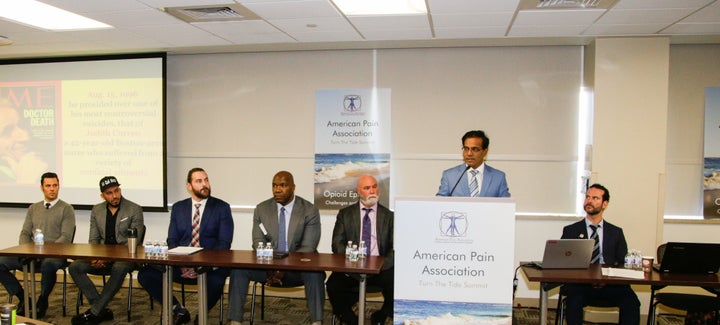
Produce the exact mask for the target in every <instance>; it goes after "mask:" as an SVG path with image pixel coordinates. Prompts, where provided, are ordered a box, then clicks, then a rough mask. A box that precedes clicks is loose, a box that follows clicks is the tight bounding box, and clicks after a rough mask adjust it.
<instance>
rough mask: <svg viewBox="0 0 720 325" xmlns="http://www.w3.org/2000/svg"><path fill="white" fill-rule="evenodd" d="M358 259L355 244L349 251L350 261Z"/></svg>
mask: <svg viewBox="0 0 720 325" xmlns="http://www.w3.org/2000/svg"><path fill="white" fill-rule="evenodd" d="M357 260H358V247H357V245H352V250H351V251H350V262H357Z"/></svg>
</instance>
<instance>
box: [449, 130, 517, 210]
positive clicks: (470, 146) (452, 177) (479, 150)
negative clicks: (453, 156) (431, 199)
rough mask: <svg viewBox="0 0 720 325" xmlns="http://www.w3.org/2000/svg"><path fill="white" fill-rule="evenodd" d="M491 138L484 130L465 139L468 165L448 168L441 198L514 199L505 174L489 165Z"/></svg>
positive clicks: (464, 146)
mask: <svg viewBox="0 0 720 325" xmlns="http://www.w3.org/2000/svg"><path fill="white" fill-rule="evenodd" d="M489 146H490V139H489V138H488V137H487V135H485V132H484V131H482V130H474V131H468V132H467V133H465V135H463V137H462V155H463V160H464V161H465V163H464V164H460V165H457V166H455V167H453V168H450V169H446V170H445V171H443V173H442V178H441V179H440V188H439V189H438V192H437V194H436V195H437V196H474V197H510V191H509V189H508V185H507V180H506V179H505V173H504V172H502V171H501V170H498V169H495V168H492V167H490V166H488V165H487V164H485V156H487V153H488V147H489Z"/></svg>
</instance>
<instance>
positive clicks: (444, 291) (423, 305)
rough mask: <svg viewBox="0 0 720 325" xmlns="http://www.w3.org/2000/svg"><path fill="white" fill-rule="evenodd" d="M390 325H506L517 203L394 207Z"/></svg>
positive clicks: (433, 202)
mask: <svg viewBox="0 0 720 325" xmlns="http://www.w3.org/2000/svg"><path fill="white" fill-rule="evenodd" d="M394 244H395V311H394V318H393V319H394V323H395V324H413V323H422V324H425V323H432V324H443V323H444V324H455V323H463V324H508V325H509V324H511V323H512V279H513V265H514V264H513V263H514V252H515V248H514V246H515V201H514V200H513V199H510V198H466V197H430V198H404V197H398V198H396V201H395V242H394Z"/></svg>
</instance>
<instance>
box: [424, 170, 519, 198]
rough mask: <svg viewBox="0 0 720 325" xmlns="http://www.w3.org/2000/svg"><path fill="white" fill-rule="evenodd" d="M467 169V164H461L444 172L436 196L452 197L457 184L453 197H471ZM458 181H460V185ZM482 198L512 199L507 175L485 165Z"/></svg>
mask: <svg viewBox="0 0 720 325" xmlns="http://www.w3.org/2000/svg"><path fill="white" fill-rule="evenodd" d="M466 167H467V165H466V164H460V165H457V166H455V167H453V168H450V169H446V170H444V171H443V173H442V178H441V179H440V188H439V189H438V192H437V194H435V195H437V196H451V195H450V192H451V191H452V189H453V187H454V186H455V184H457V187H456V188H455V191H453V192H452V196H470V186H468V176H467V174H468V173H467V172H466ZM458 179H460V181H459V183H458ZM480 196H482V197H510V191H509V189H508V185H507V180H506V179H505V173H504V172H503V171H501V170H499V169H495V168H492V167H490V166H488V165H487V164H485V171H484V172H483V179H482V187H481V188H480Z"/></svg>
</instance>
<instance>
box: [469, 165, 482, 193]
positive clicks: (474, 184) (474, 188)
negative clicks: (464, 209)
mask: <svg viewBox="0 0 720 325" xmlns="http://www.w3.org/2000/svg"><path fill="white" fill-rule="evenodd" d="M477 173H478V171H477V170H475V169H470V174H472V176H470V177H472V180H471V181H470V196H472V197H478V196H480V190H479V189H478V181H477V177H476V176H477Z"/></svg>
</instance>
